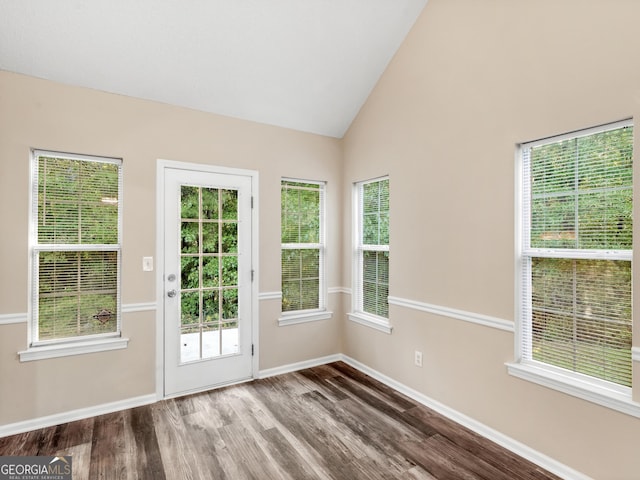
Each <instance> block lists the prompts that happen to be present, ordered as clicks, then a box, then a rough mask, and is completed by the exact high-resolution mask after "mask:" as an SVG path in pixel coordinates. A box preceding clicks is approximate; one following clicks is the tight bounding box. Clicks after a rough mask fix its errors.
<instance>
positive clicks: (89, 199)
mask: <svg viewBox="0 0 640 480" xmlns="http://www.w3.org/2000/svg"><path fill="white" fill-rule="evenodd" d="M35 161H36V164H37V179H38V182H37V191H36V202H37V214H38V218H37V235H36V238H37V245H36V248H35V251H34V255H35V256H34V260H35V264H36V265H37V274H36V278H37V285H38V305H37V316H38V325H37V334H34V339H33V340H34V341H46V340H56V339H64V338H71V337H79V336H86V335H96V334H102V333H113V332H116V331H117V329H118V320H117V319H118V305H117V299H118V280H117V278H118V265H119V245H118V243H119V237H118V235H119V234H118V229H119V215H118V197H119V180H120V179H119V175H120V166H119V164H117V163H114V162H102V161H93V160H83V159H72V158H65V157H56V156H48V155H37V156H36V159H35ZM96 245H104V247H99V249H95V248H97V247H95V246H96ZM83 246H85V247H86V249H85V250H82V247H83ZM65 247H76V248H78V247H79V248H81V249H80V250H77V249H73V250H70V249H65Z"/></svg>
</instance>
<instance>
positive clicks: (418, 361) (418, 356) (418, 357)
mask: <svg viewBox="0 0 640 480" xmlns="http://www.w3.org/2000/svg"><path fill="white" fill-rule="evenodd" d="M413 362H414V363H415V364H416V367H421V366H422V352H419V351H418V350H416V351H415V352H414V356H413Z"/></svg>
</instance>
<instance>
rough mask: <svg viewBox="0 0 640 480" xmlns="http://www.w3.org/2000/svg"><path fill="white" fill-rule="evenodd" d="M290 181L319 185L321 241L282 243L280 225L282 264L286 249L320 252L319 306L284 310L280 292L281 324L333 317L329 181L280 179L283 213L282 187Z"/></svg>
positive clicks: (282, 293) (279, 321) (279, 323)
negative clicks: (329, 282) (328, 270)
mask: <svg viewBox="0 0 640 480" xmlns="http://www.w3.org/2000/svg"><path fill="white" fill-rule="evenodd" d="M286 182H288V183H303V184H309V185H317V186H318V187H319V197H320V198H319V212H318V224H319V229H320V231H319V242H318V243H282V224H281V225H280V242H281V243H280V265H282V253H283V251H284V250H301V249H309V250H316V249H317V250H318V253H319V267H318V277H319V281H318V307H317V308H307V309H299V310H287V311H284V310H282V299H283V296H284V292H281V294H280V312H281V313H280V317H279V318H278V325H279V326H286V325H295V324H299V323H307V322H314V321H318V320H327V319H330V318H332V317H333V312H331V311H329V310H328V309H327V294H328V288H327V275H326V260H327V235H326V229H327V226H326V224H327V214H326V211H327V210H326V197H327V182H326V181H321V180H307V179H300V178H292V177H282V178H281V179H280V210H281V215H282V189H283V186H284V184H285V183H286ZM280 286H281V288H282V275H281V276H280Z"/></svg>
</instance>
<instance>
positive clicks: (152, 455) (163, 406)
mask: <svg viewBox="0 0 640 480" xmlns="http://www.w3.org/2000/svg"><path fill="white" fill-rule="evenodd" d="M58 454H60V455H62V454H65V455H73V473H74V475H73V478H74V480H80V479H90V480H94V479H150V480H151V479H153V480H161V479H169V480H173V479H207V480H208V479H229V480H236V479H261V480H263V479H293V480H299V479H327V480H328V479H338V480H342V479H346V480H354V479H355V480H357V479H363V480H364V479H366V480H370V479H394V478H401V479H429V480H432V479H465V480H472V479H487V480H529V479H547V480H548V479H557V478H558V477H556V476H554V475H552V474H550V473H548V472H545V471H543V470H542V469H541V468H539V467H537V466H536V465H534V464H532V463H530V462H528V461H526V460H524V459H522V458H520V457H518V456H517V455H515V454H513V453H511V452H509V451H507V450H505V449H503V448H501V447H499V446H498V445H496V444H494V443H492V442H490V441H488V440H486V439H484V438H482V437H480V436H478V435H476V434H474V433H473V432H471V431H469V430H467V429H465V428H463V427H461V426H460V425H457V424H455V423H454V422H452V421H450V420H448V419H446V418H444V417H442V416H441V415H439V414H437V413H435V412H434V411H432V410H430V409H428V408H426V407H424V406H421V405H420V404H418V403H416V402H414V401H413V400H411V399H408V398H407V397H405V396H403V395H401V394H399V393H397V392H395V391H394V390H392V389H390V388H388V387H386V386H385V385H383V384H381V383H379V382H377V381H375V380H373V379H371V378H370V377H368V376H366V375H364V374H363V373H361V372H359V371H357V370H354V369H353V368H351V367H349V366H347V365H346V364H344V363H341V362H337V363H332V364H330V365H323V366H320V367H315V368H310V369H307V370H302V371H299V372H295V373H290V374H286V375H281V376H278V377H272V378H266V379H262V380H256V381H253V382H251V383H245V384H241V385H236V386H232V387H226V388H221V389H218V390H213V391H210V392H206V393H201V394H196V395H190V396H187V397H182V398H177V399H170V400H165V401H162V402H158V403H156V404H153V405H149V406H143V407H138V408H133V409H131V410H125V411H121V412H116V413H111V414H108V415H101V416H98V417H95V418H90V419H86V420H80V421H76V422H71V423H67V424H63V425H58V426H55V427H50V428H44V429H40V430H36V431H33V432H28V433H23V434H19V435H14V436H11V437H5V438H0V455H58Z"/></svg>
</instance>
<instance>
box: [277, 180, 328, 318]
mask: <svg viewBox="0 0 640 480" xmlns="http://www.w3.org/2000/svg"><path fill="white" fill-rule="evenodd" d="M281 192H282V193H281V217H282V222H281V237H282V240H281V241H282V243H281V257H282V258H281V265H282V299H281V303H282V315H281V317H280V318H279V319H278V324H279V325H280V326H286V325H294V324H298V323H306V322H312V321H316V320H326V319H329V318H331V317H332V315H333V314H332V312H330V311H328V310H327V281H326V182H320V181H312V180H301V179H292V178H283V179H282V181H281Z"/></svg>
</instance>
